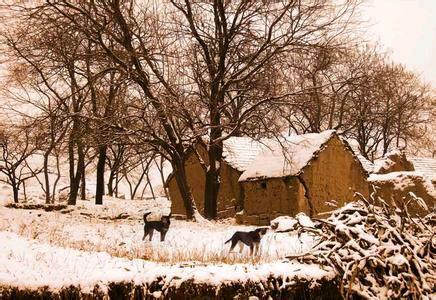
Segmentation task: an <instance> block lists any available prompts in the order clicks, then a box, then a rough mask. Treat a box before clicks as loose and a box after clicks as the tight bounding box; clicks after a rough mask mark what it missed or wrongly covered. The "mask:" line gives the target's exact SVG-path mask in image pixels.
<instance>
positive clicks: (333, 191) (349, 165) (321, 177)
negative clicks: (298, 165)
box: [300, 137, 369, 215]
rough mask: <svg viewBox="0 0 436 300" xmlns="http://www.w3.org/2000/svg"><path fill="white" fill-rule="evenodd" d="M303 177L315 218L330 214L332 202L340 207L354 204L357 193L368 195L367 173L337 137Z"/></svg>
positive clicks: (314, 160)
mask: <svg viewBox="0 0 436 300" xmlns="http://www.w3.org/2000/svg"><path fill="white" fill-rule="evenodd" d="M300 176H301V179H302V180H304V182H305V184H306V186H307V187H308V189H309V195H308V196H309V198H310V199H311V202H312V204H313V209H314V215H316V214H318V213H322V212H327V211H331V210H332V207H331V206H329V205H328V204H327V203H326V202H328V201H330V200H335V201H337V204H338V207H340V206H343V205H344V204H345V202H350V201H352V200H353V197H354V193H355V192H360V193H362V194H363V195H364V196H365V197H368V195H369V184H368V181H367V175H366V173H365V172H364V170H363V168H362V167H361V165H360V164H359V162H358V161H357V160H356V159H355V158H354V156H353V155H352V153H351V152H350V151H348V150H347V149H346V148H345V146H344V144H343V143H342V141H341V140H340V139H339V138H338V137H333V138H332V139H331V140H330V141H328V142H327V144H326V145H325V148H324V149H323V150H322V151H321V152H320V153H319V154H318V157H317V158H315V159H313V160H312V162H311V163H310V165H308V166H306V167H305V168H304V169H303V173H302V174H301V175H300Z"/></svg>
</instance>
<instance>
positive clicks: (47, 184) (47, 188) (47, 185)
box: [44, 152, 51, 204]
mask: <svg viewBox="0 0 436 300" xmlns="http://www.w3.org/2000/svg"><path fill="white" fill-rule="evenodd" d="M48 155H49V152H46V153H44V181H45V204H50V203H51V196H50V178H49V176H48Z"/></svg>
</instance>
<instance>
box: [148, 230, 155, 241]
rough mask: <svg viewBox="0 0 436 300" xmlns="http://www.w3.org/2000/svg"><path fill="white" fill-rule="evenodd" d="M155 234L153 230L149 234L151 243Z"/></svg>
mask: <svg viewBox="0 0 436 300" xmlns="http://www.w3.org/2000/svg"><path fill="white" fill-rule="evenodd" d="M153 233H154V230H153V229H151V230H150V231H149V232H148V234H149V236H150V238H149V239H148V240H149V241H150V242H151V239H152V238H153Z"/></svg>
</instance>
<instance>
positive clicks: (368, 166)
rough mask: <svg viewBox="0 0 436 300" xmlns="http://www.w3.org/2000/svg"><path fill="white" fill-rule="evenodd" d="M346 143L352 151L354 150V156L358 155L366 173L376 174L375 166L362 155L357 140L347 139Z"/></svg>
mask: <svg viewBox="0 0 436 300" xmlns="http://www.w3.org/2000/svg"><path fill="white" fill-rule="evenodd" d="M345 141H346V142H347V143H348V145H350V148H351V150H353V152H354V155H356V157H357V159H358V160H359V161H360V163H361V164H362V167H363V168H364V169H365V171H366V172H368V174H370V173H372V172H374V164H373V163H372V162H371V161H370V160H368V159H367V158H366V157H364V156H363V155H362V154H361V152H360V150H359V144H358V143H357V141H356V140H355V139H345Z"/></svg>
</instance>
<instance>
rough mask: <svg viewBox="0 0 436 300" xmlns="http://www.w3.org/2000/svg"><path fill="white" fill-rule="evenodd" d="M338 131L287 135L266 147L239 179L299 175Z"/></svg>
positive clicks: (247, 179)
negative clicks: (282, 139)
mask: <svg viewBox="0 0 436 300" xmlns="http://www.w3.org/2000/svg"><path fill="white" fill-rule="evenodd" d="M334 135H336V131H334V130H327V131H324V132H321V133H309V134H303V135H294V136H289V137H287V138H286V139H285V140H284V141H277V142H276V143H275V145H274V146H271V147H269V148H267V149H265V150H264V151H263V152H262V153H260V154H259V155H258V156H257V157H256V159H255V160H254V161H253V163H252V164H250V165H249V166H248V167H247V169H246V170H245V172H244V173H242V175H241V177H240V178H239V181H249V180H258V179H263V178H280V177H284V176H294V175H297V174H298V173H299V172H300V171H301V170H302V169H303V168H304V167H305V166H306V165H307V164H308V163H309V162H310V161H311V160H312V158H313V157H314V155H315V154H316V153H317V152H318V151H319V150H320V149H321V148H322V147H323V146H324V145H325V144H326V143H327V142H328V141H329V140H330V139H331V138H332V137H333V136H334Z"/></svg>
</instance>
